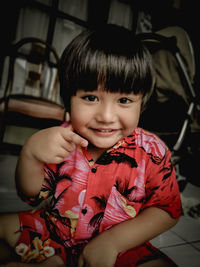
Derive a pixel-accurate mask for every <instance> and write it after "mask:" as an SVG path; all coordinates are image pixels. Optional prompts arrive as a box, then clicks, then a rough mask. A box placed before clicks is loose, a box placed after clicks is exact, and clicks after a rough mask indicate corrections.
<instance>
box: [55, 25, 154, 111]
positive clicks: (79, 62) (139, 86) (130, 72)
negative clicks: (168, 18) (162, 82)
mask: <svg viewBox="0 0 200 267" xmlns="http://www.w3.org/2000/svg"><path fill="white" fill-rule="evenodd" d="M154 76H155V75H154V70H153V66H152V59H151V55H150V53H149V52H148V50H147V49H146V48H145V46H144V45H143V44H142V42H141V41H140V40H139V39H138V38H137V36H135V35H134V34H133V33H131V31H129V30H127V29H125V28H124V27H121V26H117V25H112V24H107V25H105V26H103V27H101V28H98V29H95V30H92V29H88V30H85V31H84V32H82V33H81V34H79V35H78V36H77V37H75V39H73V40H72V41H71V43H70V44H69V45H68V46H67V47H66V48H65V50H64V51H63V54H62V56H61V59H60V63H59V79H60V95H61V98H62V101H63V103H64V106H65V109H66V110H67V111H69V112H70V99H71V96H73V95H76V91H77V90H79V89H82V90H85V91H94V90H96V89H97V88H98V86H101V89H103V90H105V91H108V92H120V93H134V94H138V93H141V94H142V95H143V106H144V105H145V103H146V102H147V100H148V98H149V96H150V95H151V92H152V90H153V85H154Z"/></svg>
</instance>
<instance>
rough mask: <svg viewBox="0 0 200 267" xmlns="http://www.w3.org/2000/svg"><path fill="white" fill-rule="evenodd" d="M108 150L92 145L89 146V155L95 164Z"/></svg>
mask: <svg viewBox="0 0 200 267" xmlns="http://www.w3.org/2000/svg"><path fill="white" fill-rule="evenodd" d="M106 150H107V149H105V148H97V147H94V146H92V145H89V146H88V149H87V151H88V153H89V154H90V155H91V156H92V159H93V161H94V162H96V161H97V159H98V158H99V157H100V156H101V155H102V154H103V153H104V152H105V151H106Z"/></svg>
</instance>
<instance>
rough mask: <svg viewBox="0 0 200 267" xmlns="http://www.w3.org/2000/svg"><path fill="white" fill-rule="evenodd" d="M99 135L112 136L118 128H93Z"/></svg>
mask: <svg viewBox="0 0 200 267" xmlns="http://www.w3.org/2000/svg"><path fill="white" fill-rule="evenodd" d="M92 130H93V131H94V132H95V133H96V134H97V135H100V136H110V135H113V134H114V133H115V132H116V131H117V129H92Z"/></svg>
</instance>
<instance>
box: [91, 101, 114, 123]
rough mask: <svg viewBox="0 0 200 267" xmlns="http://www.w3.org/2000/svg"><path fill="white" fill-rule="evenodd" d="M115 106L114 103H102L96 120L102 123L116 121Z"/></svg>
mask: <svg viewBox="0 0 200 267" xmlns="http://www.w3.org/2000/svg"><path fill="white" fill-rule="evenodd" d="M115 117H116V114H115V108H114V106H113V105H112V104H108V103H107V104H102V105H100V106H99V108H98V112H97V114H96V120H97V121H98V122H101V123H106V124H110V123H113V122H114V121H115Z"/></svg>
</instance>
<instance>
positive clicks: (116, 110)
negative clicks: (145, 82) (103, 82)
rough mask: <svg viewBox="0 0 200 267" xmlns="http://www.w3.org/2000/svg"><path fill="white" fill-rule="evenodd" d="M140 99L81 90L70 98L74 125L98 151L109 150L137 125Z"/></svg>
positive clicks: (127, 95)
mask: <svg viewBox="0 0 200 267" xmlns="http://www.w3.org/2000/svg"><path fill="white" fill-rule="evenodd" d="M141 103H142V96H141V95H134V94H124V93H123V94H121V93H111V92H106V91H103V90H96V91H93V92H85V91H83V90H78V91H77V93H76V95H75V96H72V98H71V114H70V115H71V123H72V126H73V128H74V129H75V130H76V132H77V133H79V134H80V135H81V136H83V137H84V138H86V139H87V140H88V141H89V143H90V144H91V145H93V146H94V147H95V148H98V149H103V150H106V149H108V148H110V147H112V146H113V145H115V144H116V143H117V142H118V141H119V140H121V139H123V138H124V137H126V136H128V135H129V134H131V133H132V132H133V131H134V130H135V128H136V127H137V125H138V121H139V116H140V109H141Z"/></svg>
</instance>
